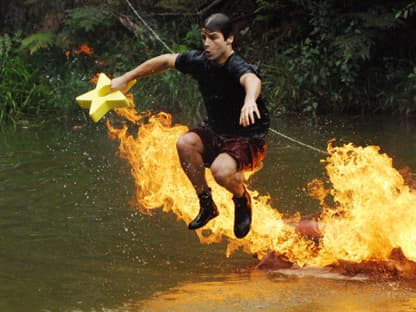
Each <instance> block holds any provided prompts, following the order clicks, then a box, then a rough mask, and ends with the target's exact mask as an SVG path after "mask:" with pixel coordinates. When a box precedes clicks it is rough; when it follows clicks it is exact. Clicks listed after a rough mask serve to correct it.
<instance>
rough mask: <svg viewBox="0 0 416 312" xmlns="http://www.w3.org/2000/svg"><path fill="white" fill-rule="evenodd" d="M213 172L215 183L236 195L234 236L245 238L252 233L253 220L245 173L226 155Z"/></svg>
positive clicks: (217, 161) (213, 167) (215, 165)
mask: <svg viewBox="0 0 416 312" xmlns="http://www.w3.org/2000/svg"><path fill="white" fill-rule="evenodd" d="M211 172H212V175H213V176H214V179H215V181H217V183H218V184H219V185H221V186H223V187H224V188H226V189H227V190H228V191H230V192H231V193H232V194H233V195H234V196H233V201H234V209H235V210H234V234H235V236H236V237H238V238H243V237H244V236H246V235H247V234H248V232H249V231H250V226H251V219H252V212H251V198H250V195H249V194H248V193H247V191H246V189H245V187H244V176H243V173H242V172H241V171H239V170H238V164H237V161H236V160H235V159H234V158H233V157H231V156H230V155H229V154H226V153H222V154H219V155H218V156H217V158H216V159H215V160H214V162H213V163H212V165H211Z"/></svg>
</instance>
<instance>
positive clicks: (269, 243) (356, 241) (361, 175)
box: [107, 109, 416, 267]
mask: <svg viewBox="0 0 416 312" xmlns="http://www.w3.org/2000/svg"><path fill="white" fill-rule="evenodd" d="M117 113H118V114H119V115H121V116H122V117H123V118H125V119H126V120H128V122H127V123H125V124H124V125H123V126H122V127H121V128H118V127H115V126H113V125H111V123H110V122H109V121H108V120H107V127H108V132H109V136H110V137H111V138H112V139H114V140H117V141H118V142H119V151H118V153H119V155H120V157H122V158H125V159H127V160H128V162H129V163H130V166H131V174H132V175H133V177H134V181H135V186H136V194H135V199H134V203H135V206H137V208H138V209H139V210H140V211H141V212H142V213H152V211H153V210H154V209H162V210H163V211H164V212H171V213H174V214H175V215H176V217H177V219H178V220H179V221H180V222H183V223H184V225H186V224H188V223H189V222H190V221H191V220H192V219H193V218H194V217H195V215H196V214H197V212H198V209H199V205H198V199H197V196H196V194H195V192H194V190H193V188H192V185H191V184H190V182H189V181H188V179H187V177H186V176H185V174H184V172H183V171H182V168H181V166H180V164H179V159H178V156H177V152H176V141H177V139H178V137H179V136H180V135H181V134H183V133H185V132H186V131H187V130H188V128H187V127H186V126H184V125H181V124H173V122H172V116H171V115H169V114H167V113H159V114H154V115H153V114H149V113H146V114H139V113H137V112H136V111H135V110H134V109H118V110H117ZM322 161H323V162H324V163H325V165H326V174H327V180H326V181H321V180H314V181H311V182H310V184H309V190H310V194H311V196H313V197H315V198H316V199H317V200H319V201H320V203H321V208H322V210H321V213H320V215H319V216H318V217H317V222H318V224H319V232H320V237H319V240H318V241H317V240H316V239H311V238H310V237H308V236H307V235H304V234H303V233H301V231H299V230H298V229H297V227H296V226H294V225H293V224H292V223H290V222H287V221H286V220H284V219H283V216H282V214H281V213H280V212H279V211H278V209H277V208H276V207H272V206H271V200H270V197H269V196H268V195H262V194H259V192H257V191H256V190H254V189H250V186H248V191H249V193H250V195H251V197H252V201H253V224H252V229H251V231H250V233H249V235H248V236H247V237H246V238H244V239H236V238H235V236H234V233H233V220H234V217H233V216H234V209H233V203H232V199H231V194H230V193H229V192H227V191H226V190H224V189H223V188H222V187H220V186H218V185H217V184H216V183H215V181H214V179H213V178H212V176H211V175H210V171H209V170H207V172H206V173H207V178H208V183H209V185H210V187H211V188H212V192H213V198H214V200H215V202H216V204H217V206H218V209H219V212H220V215H219V217H217V218H215V219H214V220H212V221H211V222H209V223H208V224H207V225H206V226H205V227H204V228H203V229H200V230H197V231H196V235H198V237H199V239H200V241H201V242H202V243H208V244H209V243H218V242H221V241H222V240H225V241H227V243H228V245H227V250H226V255H227V256H230V255H231V254H232V253H233V252H234V251H235V250H236V249H239V248H241V249H242V250H243V251H244V252H246V253H248V254H252V255H255V256H256V257H258V258H259V259H260V260H261V259H263V258H264V257H266V256H267V255H270V253H273V254H277V255H279V257H281V258H283V259H285V261H287V262H290V263H294V264H297V265H298V266H305V265H316V266H321V267H323V266H330V265H334V264H337V263H341V262H344V263H345V262H349V263H363V262H373V261H375V262H380V261H387V260H389V259H390V258H391V255H392V253H394V251H397V250H400V251H401V253H402V255H403V257H404V258H406V259H408V260H409V261H416V226H415V225H416V213H415V203H416V192H415V191H414V190H413V189H412V188H410V187H409V186H408V184H407V183H405V181H404V179H403V177H402V175H401V174H400V173H399V171H397V170H396V169H395V168H394V167H393V165H392V159H391V158H390V157H389V156H388V155H386V154H383V153H381V152H380V148H379V147H377V146H366V147H358V146H354V145H353V144H346V145H343V146H337V147H335V146H333V145H332V144H329V145H328V157H327V158H326V159H323V160H322ZM263 170H267V168H264V169H263ZM248 175H250V173H248ZM184 230H185V226H184ZM186 230H187V229H186ZM396 254H397V252H396Z"/></svg>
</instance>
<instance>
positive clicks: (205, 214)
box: [188, 190, 219, 230]
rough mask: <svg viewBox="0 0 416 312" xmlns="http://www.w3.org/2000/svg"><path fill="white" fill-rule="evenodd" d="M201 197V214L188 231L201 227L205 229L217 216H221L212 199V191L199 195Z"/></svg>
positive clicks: (190, 224) (189, 226) (192, 222)
mask: <svg viewBox="0 0 416 312" xmlns="http://www.w3.org/2000/svg"><path fill="white" fill-rule="evenodd" d="M198 197H199V207H200V208H199V213H198V215H197V216H196V217H195V219H193V220H192V221H191V223H189V225H188V229H190V230H196V229H199V228H200V227H203V226H204V225H205V224H207V223H208V221H209V220H211V219H214V218H215V217H216V216H218V215H219V213H218V209H217V206H216V205H215V203H214V201H213V200H212V197H211V190H210V191H208V192H203V193H201V194H199V195H198Z"/></svg>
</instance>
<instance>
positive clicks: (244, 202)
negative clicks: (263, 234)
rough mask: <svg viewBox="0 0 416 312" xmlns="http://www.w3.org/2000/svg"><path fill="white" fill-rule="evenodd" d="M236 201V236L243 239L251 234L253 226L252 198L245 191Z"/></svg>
mask: <svg viewBox="0 0 416 312" xmlns="http://www.w3.org/2000/svg"><path fill="white" fill-rule="evenodd" d="M233 201H234V209H235V210H234V234H235V236H236V237H237V238H243V237H244V236H246V235H247V234H248V232H250V225H251V198H250V195H249V194H248V193H247V191H246V190H244V194H243V196H241V197H239V198H236V197H233Z"/></svg>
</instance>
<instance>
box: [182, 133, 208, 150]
mask: <svg viewBox="0 0 416 312" xmlns="http://www.w3.org/2000/svg"><path fill="white" fill-rule="evenodd" d="M176 149H177V150H178V152H183V151H189V150H191V149H192V150H198V151H199V150H201V149H202V142H201V139H200V138H199V136H198V135H197V134H196V133H193V132H187V133H185V134H182V135H181V136H180V137H179V138H178V140H177V141H176Z"/></svg>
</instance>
